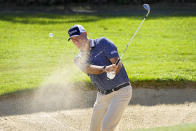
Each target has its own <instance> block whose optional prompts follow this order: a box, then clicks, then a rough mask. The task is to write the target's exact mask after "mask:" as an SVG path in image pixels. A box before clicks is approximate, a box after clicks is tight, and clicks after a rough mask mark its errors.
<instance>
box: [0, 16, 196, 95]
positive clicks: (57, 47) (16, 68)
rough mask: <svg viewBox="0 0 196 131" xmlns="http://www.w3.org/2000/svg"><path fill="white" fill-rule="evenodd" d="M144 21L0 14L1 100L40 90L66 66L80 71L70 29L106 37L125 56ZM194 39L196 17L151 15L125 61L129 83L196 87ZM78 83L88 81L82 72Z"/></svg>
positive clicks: (102, 17) (92, 35) (105, 17)
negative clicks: (77, 27)
mask: <svg viewBox="0 0 196 131" xmlns="http://www.w3.org/2000/svg"><path fill="white" fill-rule="evenodd" d="M142 19H143V14H141V13H139V14H134V13H133V14H132V15H130V14H115V13H112V12H109V13H106V14H77V13H76V14H61V15H60V14H51V13H24V12H22V13H21V12H20V13H13V12H12V13H0V95H2V94H6V93H10V92H15V91H17V90H23V89H30V88H36V87H38V86H39V85H40V83H41V82H42V81H43V79H44V78H45V77H46V76H48V75H50V74H51V72H53V71H54V70H56V69H59V68H65V67H66V66H67V65H70V66H72V67H73V68H74V70H77V69H76V68H75V67H74V65H73V64H72V63H73V61H72V59H73V58H74V56H75V55H76V54H77V52H78V50H77V49H76V48H75V47H74V45H73V44H72V43H68V42H67V38H68V36H67V30H68V28H69V27H70V26H72V25H74V24H81V25H83V26H84V27H85V28H86V30H87V31H88V36H89V38H92V39H95V38H98V37H102V36H105V37H107V38H108V39H110V40H112V41H113V42H114V43H115V44H116V46H117V47H118V50H119V53H120V54H121V53H122V52H123V50H124V48H125V46H126V44H127V43H128V41H129V40H130V38H131V36H132V35H133V33H134V32H135V31H136V29H137V27H138V25H139V24H140V22H141V21H142ZM50 32H52V33H53V34H54V37H53V38H50V37H48V35H49V33H50ZM195 36H196V17H195V15H189V14H188V13H187V14H186V13H185V14H183V13H182V12H179V13H178V12H177V13H176V12H175V13H174V14H169V15H168V14H167V13H165V14H164V13H162V14H153V13H152V14H151V15H150V17H149V18H148V19H147V20H146V21H145V23H144V24H143V26H142V28H141V30H140V31H139V32H138V34H137V35H136V37H135V39H134V40H133V43H132V45H131V46H130V47H129V48H128V50H127V52H126V53H125V55H124V57H123V59H122V61H123V63H124V65H125V67H126V70H127V73H128V75H129V78H130V81H131V82H136V83H137V82H144V81H155V82H156V81H157V82H159V81H165V82H168V81H173V82H187V81H188V82H193V83H195V82H196V44H195V43H196V37H195ZM66 68H67V67H66ZM67 69H68V70H69V68H67ZM74 81H87V82H89V78H88V77H87V76H86V75H84V74H82V73H81V72H79V73H78V75H77V78H74Z"/></svg>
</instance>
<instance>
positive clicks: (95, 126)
mask: <svg viewBox="0 0 196 131" xmlns="http://www.w3.org/2000/svg"><path fill="white" fill-rule="evenodd" d="M131 96H132V87H131V86H130V85H129V86H126V87H123V88H121V89H119V90H118V91H114V92H112V93H110V94H107V95H103V94H101V93H100V92H98V93H97V99H96V102H95V104H94V107H93V114H92V118H91V125H90V131H114V129H115V127H116V126H117V124H118V123H119V121H120V118H121V116H122V113H123V112H124V110H125V108H126V107H127V106H128V104H129V101H130V100H131Z"/></svg>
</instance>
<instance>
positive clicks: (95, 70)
mask: <svg viewBox="0 0 196 131" xmlns="http://www.w3.org/2000/svg"><path fill="white" fill-rule="evenodd" d="M82 71H83V72H85V73H87V74H101V73H104V72H105V71H104V66H97V65H86V66H84V68H83V69H82Z"/></svg>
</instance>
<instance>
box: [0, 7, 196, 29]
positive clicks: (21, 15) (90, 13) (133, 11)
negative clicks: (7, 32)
mask: <svg viewBox="0 0 196 131" xmlns="http://www.w3.org/2000/svg"><path fill="white" fill-rule="evenodd" d="M195 12H196V11H195V10H194V9H192V8H191V9H187V8H186V9H173V8H167V9H163V8H162V9H157V8H156V9H153V8H152V10H151V14H150V18H149V19H157V18H168V17H174V16H175V17H193V16H196V13H195ZM145 13H146V12H145V11H144V10H143V9H142V7H141V8H135V7H126V8H124V6H122V7H121V6H120V7H118V8H116V7H113V6H108V7H104V8H99V7H95V8H93V7H91V8H90V9H85V8H84V9H80V8H79V9H78V8H76V9H73V8H71V7H66V10H52V9H51V10H47V9H45V10H33V11H30V9H20V10H17V9H15V10H8V11H0V21H8V22H12V23H22V24H44V25H47V24H66V23H82V22H96V21H99V20H103V19H110V18H122V17H123V18H135V19H143V17H144V15H145Z"/></svg>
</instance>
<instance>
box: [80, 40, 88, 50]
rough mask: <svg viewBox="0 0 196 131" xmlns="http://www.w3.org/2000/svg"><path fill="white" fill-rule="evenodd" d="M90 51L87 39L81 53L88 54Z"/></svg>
mask: <svg viewBox="0 0 196 131" xmlns="http://www.w3.org/2000/svg"><path fill="white" fill-rule="evenodd" d="M89 50H90V40H89V39H87V41H86V43H85V47H84V48H83V49H81V51H82V52H89Z"/></svg>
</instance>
